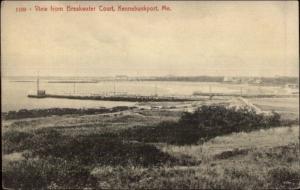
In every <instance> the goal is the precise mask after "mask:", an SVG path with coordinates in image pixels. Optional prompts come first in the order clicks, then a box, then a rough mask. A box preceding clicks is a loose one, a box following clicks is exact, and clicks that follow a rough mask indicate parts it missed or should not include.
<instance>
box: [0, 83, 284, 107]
mask: <svg viewBox="0 0 300 190" xmlns="http://www.w3.org/2000/svg"><path fill="white" fill-rule="evenodd" d="M209 86H211V87H209ZM241 87H242V88H243V90H242V91H243V93H248V94H251V93H253V94H255V93H276V92H279V91H280V90H281V89H280V88H279V87H258V86H251V85H237V84H220V83H201V82H141V81H120V82H116V83H114V82H112V81H105V82H99V83H77V84H75V86H74V84H72V83H48V82H47V81H41V82H40V89H44V90H46V92H47V93H53V94H56V93H57V94H74V92H75V94H103V93H112V92H113V91H114V89H115V90H116V92H120V93H125V92H126V93H127V94H138V95H153V94H155V93H156V92H157V94H158V95H192V94H193V92H195V91H201V92H209V90H210V89H211V92H223V93H224V92H228V93H240V91H241ZM35 91H36V83H35V82H12V81H10V80H8V79H5V78H4V79H2V111H4V112H5V111H11V110H19V109H22V108H26V109H33V108H52V107H60V108H62V107H64V108H91V107H102V106H103V107H114V106H122V105H127V106H133V105H135V104H136V103H134V102H113V101H93V100H68V99H51V98H45V99H32V98H28V97H27V95H28V93H35Z"/></svg>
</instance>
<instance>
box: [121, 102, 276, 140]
mask: <svg viewBox="0 0 300 190" xmlns="http://www.w3.org/2000/svg"><path fill="white" fill-rule="evenodd" d="M279 125H280V116H279V114H277V113H273V114H272V115H271V116H266V115H261V114H256V113H255V111H254V110H249V109H246V108H241V109H236V108H226V107H225V106H219V105H213V106H202V107H201V108H199V109H198V110H196V111H195V112H194V113H188V112H184V113H183V114H182V116H181V118H180V120H179V122H162V123H159V124H158V125H156V126H148V127H147V126H146V127H143V128H141V127H135V128H130V129H126V130H124V131H122V132H120V133H119V135H120V136H122V137H123V138H126V139H130V140H137V141H141V142H165V143H170V144H178V145H184V144H195V143H198V142H204V141H207V140H209V139H211V138H214V137H216V136H219V135H225V134H229V133H233V132H241V131H245V132H249V131H252V130H256V129H261V128H268V127H274V126H279Z"/></svg>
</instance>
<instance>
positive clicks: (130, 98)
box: [28, 94, 203, 102]
mask: <svg viewBox="0 0 300 190" xmlns="http://www.w3.org/2000/svg"><path fill="white" fill-rule="evenodd" d="M28 97H29V98H61V99H77V100H103V101H127V102H184V101H199V100H203V98H202V99H201V98H199V97H178V96H176V97H167V96H135V95H126V96H123V95H122V96H118V95H113V96H101V95H89V96H87V95H58V94H45V95H31V94H30V95H28Z"/></svg>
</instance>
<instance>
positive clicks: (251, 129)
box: [2, 107, 300, 189]
mask: <svg viewBox="0 0 300 190" xmlns="http://www.w3.org/2000/svg"><path fill="white" fill-rule="evenodd" d="M203 110H204V111H203ZM148 114H150V115H149V116H148V115H142V114H141V113H137V115H136V116H134V117H132V116H130V115H123V116H120V117H116V118H114V119H113V121H114V122H115V123H122V122H124V121H126V122H125V123H132V122H141V123H143V121H148V120H149V117H151V118H152V117H155V116H153V115H151V113H148ZM170 116H171V115H170V114H169V113H168V114H167V115H165V117H170ZM66 117H67V116H66ZM172 117H173V118H175V117H176V115H174V116H172ZM73 118H74V117H69V116H68V117H67V121H68V122H72V120H73ZM103 118H105V117H103V116H101V117H100V115H99V116H97V115H93V116H89V117H88V118H87V117H82V118H80V119H78V120H76V121H79V122H82V123H84V122H86V121H87V120H89V121H90V120H91V119H92V120H93V122H94V125H92V126H90V125H81V124H82V123H79V124H78V126H74V125H73V124H72V125H68V126H61V127H59V125H58V126H44V125H45V121H43V122H40V121H41V120H44V119H40V120H34V121H36V123H37V126H39V127H38V128H34V127H30V122H28V123H27V124H26V125H24V126H22V127H19V124H20V125H21V124H22V121H21V120H20V121H18V122H20V123H19V124H18V125H17V126H13V127H6V131H5V132H4V133H2V145H3V154H4V156H3V160H2V161H3V168H2V174H3V183H4V186H5V187H9V188H14V189H18V188H21V189H41V188H44V189H45V188H47V189H70V188H71V189H83V188H88V187H90V188H97V189H99V188H101V189H120V188H126V189H141V188H142V189H145V188H159V189H190V188H193V189H195V188H196V189H257V188H295V187H299V181H300V179H299V163H298V159H299V149H298V146H299V144H298V143H296V142H298V139H297V135H298V133H299V131H298V126H297V127H280V128H270V127H278V125H279V124H280V120H279V118H278V117H277V115H275V117H273V116H270V117H269V116H268V117H265V116H261V115H257V114H255V113H253V112H248V111H247V110H240V111H236V110H235V109H231V110H224V108H223V107H204V109H202V110H199V111H198V112H196V113H193V114H185V115H183V116H182V117H181V119H180V120H179V121H178V120H174V121H171V122H170V121H169V122H162V123H158V124H157V125H152V126H149V125H146V126H139V127H135V128H132V127H128V126H129V125H127V126H126V127H122V124H120V127H119V128H117V129H115V130H112V129H108V128H109V127H108V128H106V127H105V125H111V123H109V124H107V123H104V122H103V121H102V119H103ZM147 118H148V119H147ZM232 118H234V119H232ZM48 119H49V118H48ZM110 119H111V118H105V121H109V120H110ZM65 121H66V120H62V121H60V122H65ZM73 122H74V121H73ZM101 122H103V123H102V124H100V123H101ZM75 123H76V122H75ZM153 123H155V122H153ZM245 124H247V125H245ZM27 126H28V128H27ZM40 126H41V127H40ZM78 127H79V128H80V130H77V129H78ZM110 127H111V128H113V127H114V126H110ZM20 129H22V130H20ZM26 129H27V130H26ZM258 130H261V131H258ZM86 131H88V132H86ZM241 131H243V132H241ZM133 134H134V135H133ZM228 134H229V135H228ZM220 135H221V136H220Z"/></svg>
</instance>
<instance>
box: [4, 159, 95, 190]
mask: <svg viewBox="0 0 300 190" xmlns="http://www.w3.org/2000/svg"><path fill="white" fill-rule="evenodd" d="M2 175H3V178H2V180H3V185H4V187H8V188H14V189H46V188H47V189H48V188H49V186H50V185H53V184H55V186H57V187H59V188H60V189H63V188H68V189H70V188H71V189H82V188H84V187H92V186H95V184H96V180H95V178H94V177H93V176H91V175H90V171H89V170H88V169H87V168H85V167H83V166H81V165H80V164H78V163H76V162H67V161H65V160H63V159H57V158H52V157H49V158H47V159H34V160H32V159H29V160H23V161H20V162H11V163H9V165H8V166H6V169H5V170H4V171H3V172H2Z"/></svg>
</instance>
